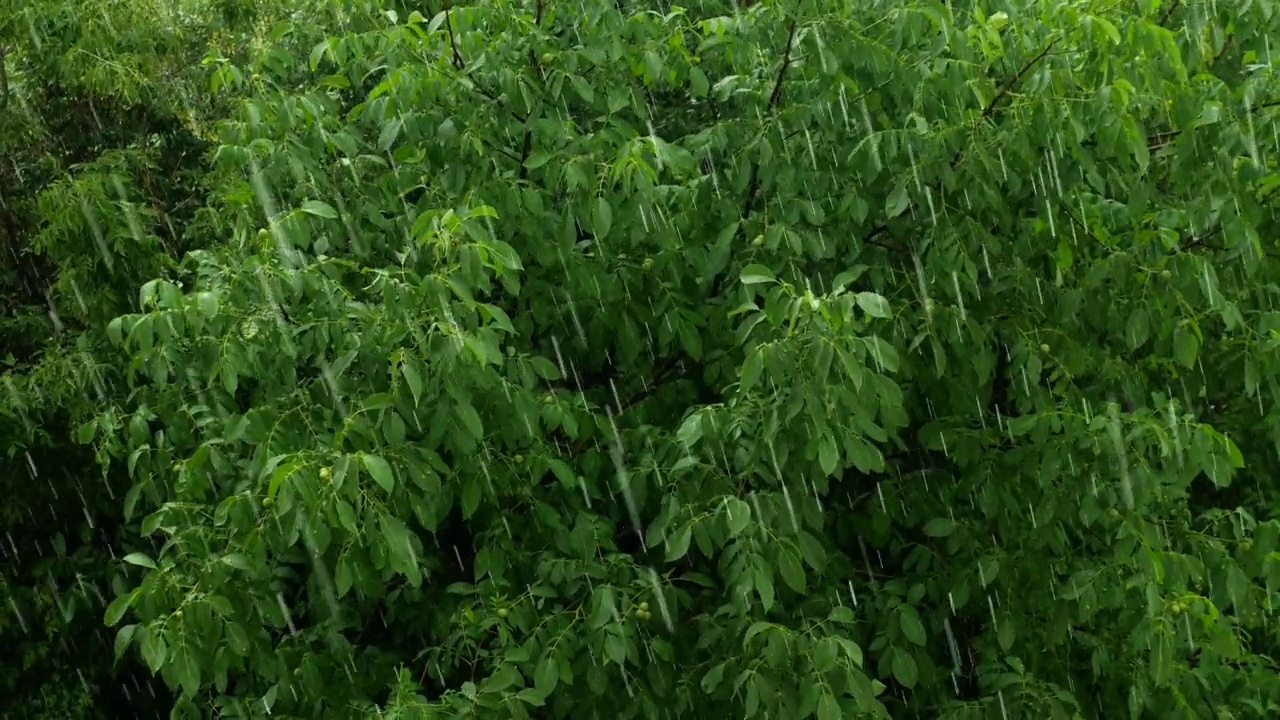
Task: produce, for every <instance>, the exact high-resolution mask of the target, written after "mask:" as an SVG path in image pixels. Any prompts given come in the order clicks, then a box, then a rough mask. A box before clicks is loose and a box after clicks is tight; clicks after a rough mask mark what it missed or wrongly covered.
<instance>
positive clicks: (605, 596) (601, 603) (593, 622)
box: [587, 585, 616, 630]
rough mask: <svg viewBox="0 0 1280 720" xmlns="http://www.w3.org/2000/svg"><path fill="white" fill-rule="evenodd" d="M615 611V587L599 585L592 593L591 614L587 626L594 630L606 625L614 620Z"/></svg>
mask: <svg viewBox="0 0 1280 720" xmlns="http://www.w3.org/2000/svg"><path fill="white" fill-rule="evenodd" d="M614 612H616V610H615V606H614V600H613V588H611V587H609V586H607V585H606V586H603V587H597V588H596V589H595V591H594V592H593V593H591V615H590V617H589V618H588V619H587V627H588V628H591V629H592V630H598V629H600V628H602V627H604V626H605V625H606V624H608V623H609V621H611V620H613V614H614Z"/></svg>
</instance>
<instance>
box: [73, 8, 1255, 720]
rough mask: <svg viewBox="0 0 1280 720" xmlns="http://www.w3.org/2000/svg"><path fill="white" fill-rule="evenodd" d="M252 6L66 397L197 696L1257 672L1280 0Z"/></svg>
mask: <svg viewBox="0 0 1280 720" xmlns="http://www.w3.org/2000/svg"><path fill="white" fill-rule="evenodd" d="M279 18H280V19H279V21H278V22H277V23H276V24H275V25H274V26H272V29H271V31H270V33H269V37H270V40H271V42H270V43H269V44H263V45H261V46H258V47H256V48H253V49H251V50H249V51H247V52H245V53H244V55H245V57H243V58H238V59H237V58H232V57H229V56H224V55H222V54H219V53H218V52H216V51H210V53H209V57H208V58H207V60H206V62H205V63H203V64H202V65H201V67H202V68H203V69H204V76H203V77H201V78H200V83H199V84H196V83H194V82H193V83H191V84H189V85H179V87H184V88H188V92H189V93H191V94H193V95H194V94H195V93H196V92H197V91H196V90H195V88H201V90H200V92H201V93H212V94H213V97H207V96H206V97H205V98H204V99H203V100H202V101H200V103H199V105H198V107H200V108H202V109H203V110H202V112H203V113H205V116H206V117H208V116H216V115H217V114H218V113H221V114H222V117H221V119H219V120H218V121H217V122H216V125H215V126H214V128H213V132H212V136H213V137H216V140H214V141H213V142H215V143H216V145H215V147H214V148H213V149H212V150H211V151H210V152H209V167H208V170H207V172H206V173H205V174H203V175H202V176H201V177H202V182H203V184H204V186H205V187H207V188H208V192H207V196H204V197H202V198H201V203H202V208H201V210H200V212H199V213H198V217H199V218H200V224H199V225H198V227H199V228H200V232H201V233H202V235H201V237H207V238H210V240H209V241H208V242H205V243H201V244H200V246H199V248H198V249H193V250H191V251H190V252H187V253H186V254H185V256H182V257H176V256H175V257H172V260H173V261H174V262H173V263H172V267H169V266H165V267H161V268H159V269H157V270H156V271H155V273H154V277H153V278H152V279H149V280H148V281H146V282H145V283H143V284H141V287H140V289H139V292H138V301H137V304H136V306H135V307H134V308H132V309H131V311H130V312H127V313H124V314H121V315H119V316H118V317H115V318H114V319H112V320H110V322H108V323H106V324H105V335H106V338H105V340H106V341H107V342H108V343H109V344H110V347H111V349H110V350H107V349H101V350H98V351H96V352H98V353H99V354H98V357H99V358H100V361H101V362H104V363H106V364H108V365H109V366H112V367H114V368H116V369H117V370H118V372H119V373H120V376H121V378H122V382H123V388H127V390H125V389H122V390H120V391H119V392H115V393H114V394H112V395H111V396H110V398H109V403H104V404H105V405H106V407H105V408H103V409H101V410H100V411H98V412H96V413H95V414H93V416H92V417H90V418H87V422H85V423H84V424H83V425H82V426H81V427H80V428H79V431H78V435H79V438H80V439H82V440H85V441H91V442H92V443H93V444H94V446H95V448H96V450H97V453H98V458H99V460H100V462H101V463H102V465H103V467H104V468H105V469H107V470H110V469H113V468H119V467H121V466H123V467H124V469H125V470H127V472H128V474H129V477H130V478H131V483H132V484H131V488H130V490H129V492H128V494H127V496H126V497H125V498H124V502H123V516H124V520H126V521H128V522H133V523H138V530H139V532H140V534H141V536H142V537H143V538H148V539H155V543H154V545H152V546H151V547H149V548H148V547H147V546H146V545H145V544H144V542H142V541H140V542H139V543H138V544H137V545H136V546H135V547H134V548H133V551H132V552H131V553H130V554H128V555H126V556H125V557H124V558H123V559H124V562H125V564H126V565H127V567H126V568H125V571H126V572H127V574H128V575H127V576H128V578H129V582H128V587H126V588H123V591H122V592H120V593H119V594H117V595H116V596H115V597H114V598H112V599H111V602H110V604H109V606H108V607H107V608H106V611H105V619H106V622H107V624H108V625H111V626H118V631H117V632H118V634H117V636H116V640H115V644H116V650H117V655H121V654H124V653H127V652H137V653H138V654H140V656H141V657H142V658H143V660H144V661H145V662H146V664H147V665H148V666H149V667H150V669H151V670H152V671H153V672H156V673H159V674H160V675H161V676H163V678H164V679H165V681H166V682H167V684H168V685H169V687H171V688H172V689H173V690H174V692H175V694H176V696H177V700H176V704H175V707H174V713H175V715H177V716H199V715H212V714H214V713H220V714H222V715H226V716H232V717H259V716H263V715H265V714H267V713H269V714H271V715H272V716H275V717H299V718H301V717H307V718H310V717H345V716H352V717H356V716H364V715H367V714H369V713H372V712H375V711H378V710H381V711H385V712H388V713H389V714H394V715H395V716H397V717H437V716H447V717H453V716H461V717H466V716H472V715H475V716H482V717H543V716H551V717H664V716H668V715H670V716H679V717H684V716H690V717H694V716H707V717H720V716H738V715H742V716H746V717H757V716H759V717H766V716H767V717H786V718H790V717H808V716H810V715H816V716H817V717H818V718H821V719H823V720H826V719H827V718H838V717H930V718H932V717H945V718H967V717H1009V716H1012V717H1028V716H1040V715H1043V716H1048V717H1062V718H1073V717H1092V716H1099V717H1101V716H1109V715H1110V714H1113V713H1114V712H1116V711H1117V709H1122V708H1128V710H1129V713H1130V716H1131V717H1135V718H1140V717H1152V718H1155V717H1161V718H1164V717H1186V718H1192V717H1203V716H1205V715H1210V716H1213V715H1214V714H1216V715H1217V716H1219V717H1269V716H1270V715H1272V714H1273V713H1274V712H1275V711H1276V710H1277V709H1280V687H1277V685H1276V683H1275V682H1274V677H1275V675H1274V674H1275V664H1274V660H1273V656H1274V654H1275V652H1276V648H1275V644H1276V640H1277V638H1276V635H1275V630H1274V627H1275V625H1274V623H1273V622H1271V620H1272V617H1271V616H1272V609H1271V608H1272V596H1273V593H1274V590H1273V586H1275V585H1276V580H1277V579H1280V578H1277V572H1278V571H1280V565H1278V564H1277V557H1280V556H1277V555H1275V552H1276V550H1277V540H1280V524H1277V520H1276V519H1275V518H1274V509H1275V507H1276V504H1275V499H1274V490H1273V489H1272V488H1271V487H1269V485H1268V484H1267V483H1264V482H1263V479H1264V478H1265V468H1266V467H1267V465H1268V464H1269V463H1274V462H1276V460H1277V457H1276V453H1277V450H1276V448H1277V445H1276V440H1277V435H1276V429H1277V426H1276V423H1275V418H1276V415H1275V413H1274V412H1273V411H1272V410H1271V409H1270V408H1269V407H1268V405H1269V398H1271V397H1273V396H1274V394H1275V392H1276V387H1277V385H1276V380H1277V374H1276V372H1275V371H1274V368H1275V367H1276V365H1275V363H1274V360H1273V358H1272V356H1273V353H1274V347H1275V344H1276V343H1275V341H1274V340H1273V338H1272V335H1274V333H1275V331H1276V330H1277V329H1280V324H1277V322H1276V320H1275V317H1276V315H1275V313H1274V311H1273V310H1272V309H1271V308H1272V299H1273V296H1274V294H1275V293H1276V292H1280V290H1277V287H1276V285H1275V284H1274V281H1273V280H1272V278H1273V276H1272V275H1271V273H1272V272H1274V271H1276V264H1275V262H1274V258H1273V257H1271V253H1269V250H1268V246H1267V244H1266V243H1265V242H1264V240H1263V238H1266V237H1269V236H1270V234H1272V233H1274V231H1275V229H1276V225H1275V218H1274V213H1273V210H1274V200H1275V194H1274V193H1275V188H1277V187H1280V173H1277V170H1276V165H1275V152H1276V151H1277V150H1278V149H1280V148H1277V145H1278V144H1280V141H1278V140H1277V137H1276V135H1275V132H1274V127H1275V119H1276V112H1277V110H1276V108H1277V106H1280V101H1278V100H1277V98H1278V97H1280V88H1278V87H1277V81H1276V77H1275V75H1274V74H1273V73H1272V71H1271V66H1270V41H1269V38H1270V37H1271V36H1272V35H1274V34H1275V33H1276V31H1277V29H1278V28H1277V25H1278V24H1280V20H1278V19H1277V18H1276V13H1275V11H1274V6H1273V5H1272V4H1270V3H1252V4H1250V5H1248V6H1247V7H1237V8H1227V7H1225V6H1223V7H1217V6H1212V5H1200V4H1196V5H1191V4H1182V3H1179V2H1173V3H1160V2H1147V3H1139V4H1136V5H1133V6H1131V5H1129V4H1116V3H1101V2H1085V3H1076V4H1068V5H1064V4H1061V3H1030V2H1019V3H952V4H950V5H944V4H940V3H935V2H913V3H908V4H905V5H903V4H887V3H879V4H872V5H867V4H863V3H844V4H835V5H832V4H830V3H812V2H787V3H783V2H763V3H754V4H751V3H743V4H742V6H735V5H732V4H727V3H722V2H692V3H690V4H689V5H688V6H687V7H677V6H670V7H664V8H656V7H649V6H637V5H635V4H628V3H605V2H583V3H579V4H577V5H574V6H572V7H567V6H556V5H553V4H550V3H542V2H539V1H538V0H534V1H533V2H522V3H512V2H496V3H495V2H486V3H477V4H474V5H470V6H449V5H446V6H443V7H439V8H436V7H433V8H431V9H430V10H429V11H428V10H425V9H422V8H418V9H414V8H410V7H408V6H407V5H403V4H397V5H395V6H391V5H387V6H382V5H378V4H376V3H373V2H367V3H329V4H319V3H316V4H299V5H298V6H297V7H295V8H292V10H291V12H289V13H284V12H282V14H281V15H280V16H279ZM258 29H261V25H259V26H258ZM211 36H212V35H211ZM184 82H185V81H184ZM203 88H208V90H207V91H206V90H204V89H203ZM205 127H207V125H206V126H205ZM117 220H118V221H119V218H117ZM175 255H176V253H175ZM179 260H180V263H179V262H177V261H179ZM1264 395H1265V397H1264ZM1259 418H1262V419H1263V420H1264V422H1259Z"/></svg>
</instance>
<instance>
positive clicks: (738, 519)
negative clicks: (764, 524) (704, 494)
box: [724, 498, 751, 537]
mask: <svg viewBox="0 0 1280 720" xmlns="http://www.w3.org/2000/svg"><path fill="white" fill-rule="evenodd" d="M724 514H725V526H726V528H727V529H728V530H729V537H737V536H738V535H740V534H742V531H743V530H745V529H746V528H747V525H748V524H750V523H751V506H750V505H747V504H746V503H745V502H743V501H741V500H739V499H738V498H728V499H727V500H725V503H724Z"/></svg>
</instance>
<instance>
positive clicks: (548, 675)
mask: <svg viewBox="0 0 1280 720" xmlns="http://www.w3.org/2000/svg"><path fill="white" fill-rule="evenodd" d="M559 682H560V667H559V665H558V664H557V663H556V659H555V657H554V656H552V655H551V654H550V653H547V654H546V655H544V656H543V658H542V662H540V663H538V668H537V669H536V670H534V672H533V686H534V687H535V688H537V689H538V692H540V693H542V696H543V697H544V698H545V697H548V696H550V695H551V693H552V692H554V691H555V689H556V685H557V684H558V683H559Z"/></svg>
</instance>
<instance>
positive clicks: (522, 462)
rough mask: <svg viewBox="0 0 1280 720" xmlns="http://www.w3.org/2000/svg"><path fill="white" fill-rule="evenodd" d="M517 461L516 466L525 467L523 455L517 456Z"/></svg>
mask: <svg viewBox="0 0 1280 720" xmlns="http://www.w3.org/2000/svg"><path fill="white" fill-rule="evenodd" d="M515 461H516V464H517V465H523V464H524V456H523V455H516V457H515Z"/></svg>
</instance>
